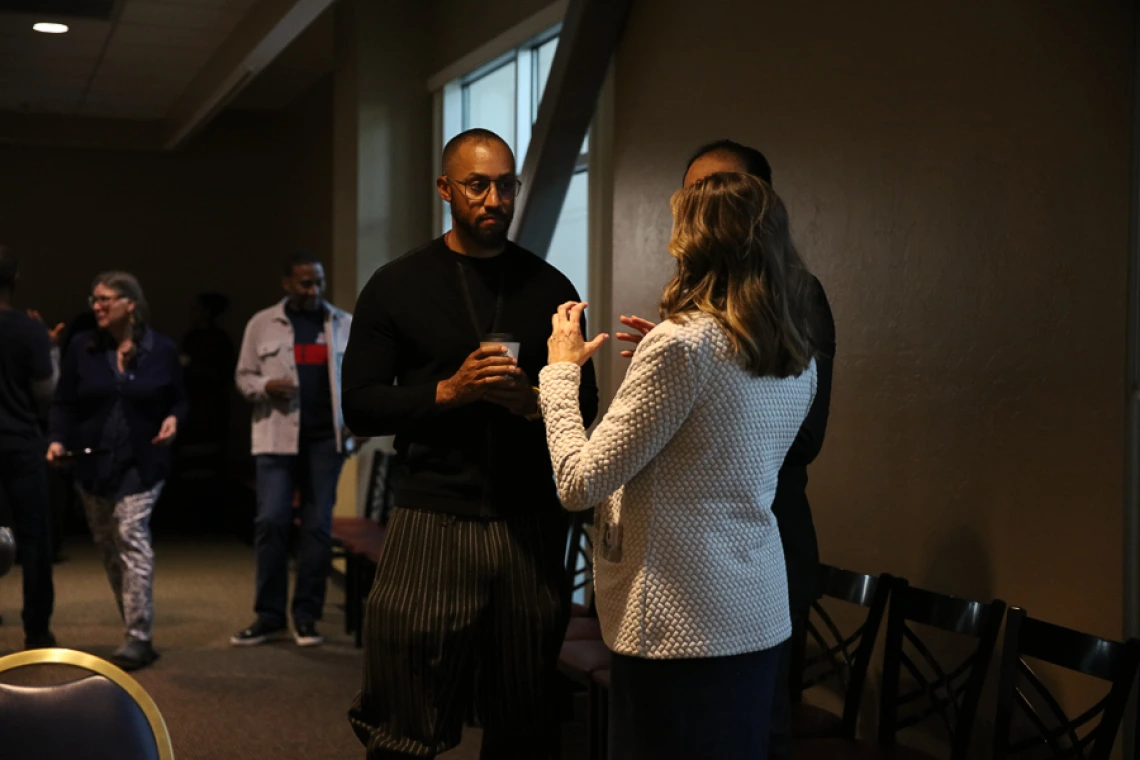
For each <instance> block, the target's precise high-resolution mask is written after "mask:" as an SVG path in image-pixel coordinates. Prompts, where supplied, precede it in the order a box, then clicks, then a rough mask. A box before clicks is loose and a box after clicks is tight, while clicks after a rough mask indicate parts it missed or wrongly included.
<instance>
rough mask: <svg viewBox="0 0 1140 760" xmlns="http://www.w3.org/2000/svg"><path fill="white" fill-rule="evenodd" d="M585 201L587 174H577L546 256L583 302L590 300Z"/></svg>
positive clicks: (588, 247) (586, 207) (588, 248)
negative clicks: (566, 278)
mask: <svg viewBox="0 0 1140 760" xmlns="http://www.w3.org/2000/svg"><path fill="white" fill-rule="evenodd" d="M588 201H589V173H588V172H578V173H577V174H575V175H574V177H573V178H572V179H571V180H570V187H569V188H568V189H567V190H566V200H565V201H563V203H562V214H561V215H560V216H559V217H558V226H556V227H555V228H554V238H553V239H552V240H551V241H550V251H549V253H548V254H547V256H546V260H547V261H549V262H550V263H551V264H553V265H554V266H555V267H557V268H558V270H559V271H561V272H562V274H564V275H566V276H567V277H569V278H570V282H572V283H574V287H575V288H576V289H577V290H578V295H579V296H580V297H582V298H583V299H585V298H588V297H589V296H588V295H587V291H588V285H589V268H588V264H589V251H590V246H589V236H588V235H589V228H588V226H587V220H588V217H587V211H588V205H587V204H588ZM592 332H593V328H591V333H592Z"/></svg>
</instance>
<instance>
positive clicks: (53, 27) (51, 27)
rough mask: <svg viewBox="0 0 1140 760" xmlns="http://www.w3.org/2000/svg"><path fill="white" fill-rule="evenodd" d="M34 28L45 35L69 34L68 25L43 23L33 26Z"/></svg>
mask: <svg viewBox="0 0 1140 760" xmlns="http://www.w3.org/2000/svg"><path fill="white" fill-rule="evenodd" d="M32 28H33V29H35V30H36V31H37V32H43V33H44V34H64V33H66V32H67V28H68V27H67V24H51V23H48V22H46V21H41V22H40V23H38V24H33V25H32Z"/></svg>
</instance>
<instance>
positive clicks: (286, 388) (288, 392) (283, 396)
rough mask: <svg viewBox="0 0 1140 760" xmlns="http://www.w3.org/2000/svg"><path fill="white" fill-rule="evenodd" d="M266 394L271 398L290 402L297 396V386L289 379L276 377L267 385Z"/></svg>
mask: <svg viewBox="0 0 1140 760" xmlns="http://www.w3.org/2000/svg"><path fill="white" fill-rule="evenodd" d="M265 392H266V393H268V394H269V396H270V398H275V399H277V400H279V401H288V400H289V399H291V398H293V397H294V396H296V395H297V384H296V383H294V382H293V381H292V380H290V379H289V378H287V377H275V378H273V379H272V380H270V381H269V382H268V383H266V384H265Z"/></svg>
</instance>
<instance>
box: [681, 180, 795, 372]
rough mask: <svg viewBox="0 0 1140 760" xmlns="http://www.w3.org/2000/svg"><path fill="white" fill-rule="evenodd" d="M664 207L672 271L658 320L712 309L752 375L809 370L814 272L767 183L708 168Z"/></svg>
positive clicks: (783, 209)
mask: <svg viewBox="0 0 1140 760" xmlns="http://www.w3.org/2000/svg"><path fill="white" fill-rule="evenodd" d="M670 205H671V206H672V209H673V235H672V238H671V239H670V240H669V253H671V254H672V255H673V257H674V258H675V259H676V260H677V272H676V274H675V275H674V276H673V279H672V280H671V281H670V282H669V284H668V285H666V286H665V292H664V294H663V296H662V299H661V308H660V314H661V318H662V319H663V320H664V319H668V320H673V321H683V320H684V319H685V317H686V316H687V315H692V314H694V313H696V312H704V313H705V314H709V315H711V316H712V317H714V318H715V319H716V320H717V322H719V323H720V326H721V328H722V329H724V331H725V332H726V333H727V334H728V337H729V339H730V340H731V341H732V345H733V346H734V347H735V348H736V351H737V353H738V354H739V355H740V357H741V359H742V361H743V363H744V366H745V368H746V369H748V370H749V371H750V372H751V373H753V374H754V375H757V376H775V377H788V376H791V375H798V374H800V373H801V372H803V371H804V370H805V369H807V367H808V365H809V363H810V362H811V359H812V356H813V355H814V347H813V333H814V329H813V326H812V321H813V320H812V298H813V291H812V276H811V274H810V273H809V272H808V270H807V268H806V267H805V266H804V262H803V259H801V258H800V255H799V253H798V252H797V251H796V247H795V245H794V244H793V243H792V236H791V231H790V228H789V224H788V211H787V209H786V208H785V207H784V203H783V201H781V200H780V196H778V195H776V192H775V191H774V190H773V189H772V186H771V185H769V184H768V183H767V182H764V181H763V180H761V179H759V178H757V177H753V176H752V175H749V174H735V173H721V174H712V175H710V176H708V177H706V178H704V179H703V180H701V181H700V182H697V183H696V184H694V185H692V186H690V187H687V188H684V189H682V190H678V191H677V192H676V193H674V194H673V198H672V200H671V201H670Z"/></svg>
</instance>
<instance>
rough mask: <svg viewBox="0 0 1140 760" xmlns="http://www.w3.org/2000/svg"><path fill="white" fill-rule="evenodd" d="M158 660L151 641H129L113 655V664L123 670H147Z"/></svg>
mask: <svg viewBox="0 0 1140 760" xmlns="http://www.w3.org/2000/svg"><path fill="white" fill-rule="evenodd" d="M157 659H158V652H156V651H154V647H153V646H151V643H150V642H149V641H140V640H138V639H127V640H126V641H124V642H123V645H122V646H121V647H119V648H118V649H116V650H115V652H114V654H112V655H111V662H113V663H114V664H116V665H118V666H119V667H120V668H122V669H123V670H138V669H139V668H145V667H146V666H147V665H150V664H151V663H153V662H154V661H155V660H157Z"/></svg>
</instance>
